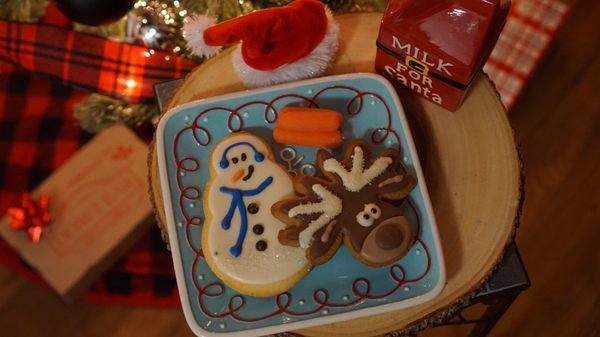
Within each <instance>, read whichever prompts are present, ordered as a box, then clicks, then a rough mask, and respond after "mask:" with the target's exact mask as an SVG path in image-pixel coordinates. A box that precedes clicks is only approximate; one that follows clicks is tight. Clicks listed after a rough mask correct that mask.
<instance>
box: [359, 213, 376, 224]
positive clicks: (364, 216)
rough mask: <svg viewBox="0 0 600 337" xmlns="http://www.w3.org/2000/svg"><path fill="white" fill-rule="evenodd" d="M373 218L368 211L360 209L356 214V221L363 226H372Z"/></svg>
mask: <svg viewBox="0 0 600 337" xmlns="http://www.w3.org/2000/svg"><path fill="white" fill-rule="evenodd" d="M373 221H375V219H374V218H373V217H372V216H371V214H369V213H368V212H365V211H362V212H358V214H356V222H358V224H359V225H361V226H363V227H370V226H373Z"/></svg>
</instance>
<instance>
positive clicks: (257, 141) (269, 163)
mask: <svg viewBox="0 0 600 337" xmlns="http://www.w3.org/2000/svg"><path fill="white" fill-rule="evenodd" d="M293 195H294V187H293V184H292V179H291V178H290V176H289V174H288V173H287V172H286V171H285V170H284V169H283V168H282V167H281V166H279V165H278V164H277V163H276V162H275V161H274V158H273V153H272V152H271V149H270V148H269V146H268V144H267V143H266V142H265V141H264V140H262V139H261V138H259V137H257V136H254V135H252V134H250V133H246V132H239V133H235V134H233V135H230V136H228V137H226V138H225V139H223V140H222V141H220V142H219V143H217V144H216V145H215V147H214V149H213V150H212V152H211V156H210V180H209V182H208V183H207V186H206V190H205V193H204V212H205V214H206V221H205V223H204V226H203V228H202V250H203V252H204V256H205V258H206V261H207V262H208V265H209V266H210V268H211V269H212V271H213V272H214V273H215V274H216V275H217V276H218V277H219V278H220V279H221V280H223V282H225V284H227V285H228V286H229V287H231V288H233V289H235V290H237V291H239V292H241V293H244V294H248V295H253V296H259V297H266V296H273V295H277V294H280V293H282V292H285V291H286V290H287V289H289V288H290V287H292V286H293V285H294V284H295V283H296V282H298V281H299V280H300V279H302V277H304V275H306V273H308V271H309V269H310V266H309V263H308V260H307V259H306V255H305V251H304V249H301V248H297V247H290V246H285V245H282V244H281V243H280V242H279V240H278V233H279V231H280V230H282V229H285V228H286V225H285V224H284V223H283V222H281V221H280V220H278V219H277V218H275V217H274V216H273V215H272V214H271V206H272V205H273V204H274V203H275V202H277V201H278V200H281V199H284V198H288V197H290V196H293Z"/></svg>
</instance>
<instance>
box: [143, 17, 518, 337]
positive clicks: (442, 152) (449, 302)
mask: <svg viewBox="0 0 600 337" xmlns="http://www.w3.org/2000/svg"><path fill="white" fill-rule="evenodd" d="M337 19H338V22H339V24H340V29H341V41H340V43H341V45H340V53H339V56H338V59H337V61H336V63H335V64H334V66H333V67H332V69H331V70H330V74H344V73H351V72H372V71H373V67H374V60H375V40H376V38H377V33H378V29H379V23H380V21H381V14H377V13H360V14H346V15H341V16H338V17H337ZM231 52H232V49H228V50H225V51H224V52H222V53H221V54H219V55H218V56H216V57H215V58H213V59H211V60H209V61H208V62H206V63H204V64H203V65H201V66H200V67H198V68H197V69H196V70H194V71H193V72H192V73H191V74H190V75H188V77H187V78H186V80H185V82H184V83H183V84H182V86H181V87H180V88H179V89H178V90H177V92H176V93H175V95H174V97H173V99H172V100H171V101H170V103H169V106H168V108H172V107H175V106H177V105H180V104H183V103H186V102H189V101H192V100H195V99H200V98H205V97H210V96H215V95H221V94H225V93H229V92H234V91H239V90H244V89H245V88H244V86H243V84H242V83H241V82H240V81H239V80H238V79H237V77H236V76H235V74H234V72H233V68H232V66H231ZM400 98H401V100H402V104H403V105H404V109H405V111H406V113H407V115H408V118H409V121H410V123H411V130H412V132H413V135H414V137H415V143H416V144H417V149H418V153H419V157H420V159H421V163H422V166H423V169H424V174H425V178H426V183H427V186H428V188H429V193H430V195H431V201H432V204H433V209H434V212H435V216H436V219H437V223H438V227H439V232H440V238H441V241H442V248H443V251H444V256H445V261H446V269H447V284H446V287H445V288H444V290H443V291H442V293H441V294H440V295H439V296H438V297H437V298H435V299H434V300H432V301H430V302H428V303H424V304H421V305H418V306H415V307H412V308H407V309H402V310H399V311H396V312H391V313H387V314H381V315H377V316H372V317H368V318H362V319H357V320H353V321H347V322H342V323H336V324H331V325H327V326H319V327H314V328H310V329H305V330H301V331H296V332H297V333H299V334H301V335H307V336H332V335H335V336H361V337H362V336H371V335H380V334H384V333H387V332H390V331H397V330H403V329H406V328H407V327H409V326H414V325H416V324H419V323H421V324H420V326H426V325H427V323H428V322H430V321H432V320H434V319H435V318H436V317H442V316H444V315H446V314H448V313H450V312H452V311H453V308H456V306H457V305H458V304H457V303H460V302H461V300H463V299H465V298H466V297H468V296H470V295H471V294H472V293H473V291H474V290H475V289H476V288H477V287H478V286H479V285H480V284H481V283H482V282H483V281H484V280H485V279H486V277H487V276H488V275H489V274H490V273H491V272H492V271H493V269H494V267H495V266H496V264H497V262H498V261H499V260H500V259H501V257H502V255H503V252H504V248H505V246H506V244H507V243H508V242H509V241H510V239H511V238H512V235H513V232H514V229H515V225H516V222H517V221H518V216H519V211H520V205H521V201H522V193H521V185H522V181H521V180H522V179H521V165H520V160H519V156H518V153H517V147H516V143H515V139H514V135H513V130H512V128H511V126H510V124H509V122H508V119H507V116H506V111H505V110H504V107H503V106H502V103H501V102H500V99H499V96H498V94H497V92H496V91H495V88H494V86H493V84H492V83H491V82H490V80H489V79H488V78H487V76H485V75H484V74H483V73H481V74H479V75H478V76H477V78H476V79H475V80H474V86H473V88H472V89H471V92H470V94H469V96H468V98H467V99H466V101H465V103H464V104H463V106H462V107H461V108H460V110H458V111H457V112H449V111H446V110H444V109H442V108H440V107H438V106H437V105H435V104H433V103H430V102H428V101H425V100H424V99H421V98H417V97H416V96H415V95H413V94H411V93H409V92H408V91H403V92H401V93H400ZM149 161H150V173H149V174H150V176H149V179H150V183H151V195H152V197H153V200H154V205H155V209H156V214H157V218H158V221H159V224H160V225H161V226H163V224H165V223H166V221H165V214H164V209H163V203H162V200H161V191H160V183H159V180H158V169H157V159H156V151H155V147H154V145H153V146H152V152H151V154H150V160H149ZM163 232H164V233H166V231H164V230H163ZM423 322H425V323H423Z"/></svg>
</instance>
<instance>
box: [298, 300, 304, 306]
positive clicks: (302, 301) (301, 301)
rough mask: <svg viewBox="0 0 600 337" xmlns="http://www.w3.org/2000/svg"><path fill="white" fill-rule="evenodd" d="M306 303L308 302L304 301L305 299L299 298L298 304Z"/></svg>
mask: <svg viewBox="0 0 600 337" xmlns="http://www.w3.org/2000/svg"><path fill="white" fill-rule="evenodd" d="M304 303H306V302H304V300H299V301H298V304H300V305H304Z"/></svg>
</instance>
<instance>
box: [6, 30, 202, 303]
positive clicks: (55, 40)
mask: <svg viewBox="0 0 600 337" xmlns="http://www.w3.org/2000/svg"><path fill="white" fill-rule="evenodd" d="M145 52H147V53H149V55H150V56H146V54H144V53H145ZM157 57H158V58H157ZM194 65H195V64H194V63H193V62H191V61H189V60H185V59H182V58H180V57H177V56H175V55H170V54H168V53H165V52H160V51H153V52H152V53H151V52H150V50H148V49H147V48H144V47H141V46H134V45H129V44H120V43H118V42H115V41H109V40H107V39H103V38H99V37H95V36H91V35H88V34H81V33H75V32H72V31H69V30H68V29H65V28H60V27H53V26H48V25H42V24H37V25H36V24H26V23H15V22H6V21H0V214H4V213H5V212H6V209H7V208H8V207H10V206H13V205H16V204H18V203H19V202H20V198H21V194H22V193H23V192H24V191H30V190H32V189H34V188H35V187H36V186H37V185H38V184H40V183H41V182H42V181H43V180H44V179H45V178H46V177H47V176H48V175H49V174H50V173H51V172H53V171H54V170H55V169H57V168H58V167H59V166H60V165H61V164H63V163H64V162H65V161H67V160H68V159H69V157H70V156H71V155H73V154H74V153H75V152H76V151H77V150H78V149H79V147H81V146H82V145H83V144H84V143H85V142H87V141H88V140H89V139H91V137H92V135H91V134H88V133H86V132H84V131H83V130H82V129H81V128H80V127H79V124H78V122H77V121H76V120H75V119H74V117H73V105H74V104H75V103H77V102H80V101H81V100H82V99H84V98H86V97H87V96H88V95H89V92H97V93H102V94H108V95H110V96H112V97H117V98H122V99H125V100H127V101H129V102H141V101H148V100H152V99H153V97H154V96H153V92H152V85H153V84H154V83H157V82H159V81H163V80H171V79H175V78H178V77H181V76H183V75H185V73H186V72H187V71H189V70H191V69H192V67H193V66H194ZM81 89H83V90H81ZM146 131H147V130H146ZM141 133H144V132H143V131H141ZM141 136H142V137H143V138H146V139H148V138H149V137H144V135H143V134H141ZM0 264H3V265H5V266H8V267H10V268H12V269H14V270H17V271H19V272H21V273H22V274H24V275H26V276H28V277H30V278H32V279H34V280H36V281H38V282H40V283H42V284H43V283H44V281H43V280H42V279H41V278H40V277H39V276H37V274H36V273H35V272H34V271H33V270H31V269H30V268H29V267H28V266H27V265H26V263H25V262H24V261H23V260H21V259H20V258H19V256H18V255H17V254H16V253H15V252H14V251H13V250H12V249H11V248H10V247H9V246H8V245H7V244H6V243H5V242H3V241H2V240H1V239H0ZM84 298H85V299H88V300H91V301H95V302H107V303H117V304H129V305H178V304H179V296H178V294H177V289H176V285H175V277H174V273H173V267H172V263H171V257H170V253H169V252H167V251H166V249H165V244H164V242H163V241H162V239H161V235H160V230H159V229H158V227H156V226H155V227H154V229H153V230H152V231H151V232H150V233H149V234H148V235H146V237H144V238H143V239H141V240H140V242H138V243H137V244H136V245H135V247H134V248H133V249H132V250H131V251H130V252H129V253H128V254H127V255H126V256H125V257H124V258H122V260H121V261H120V262H118V263H117V264H116V265H115V266H114V267H113V268H112V269H111V270H109V271H108V272H107V273H105V275H103V277H102V278H101V279H100V280H99V281H97V282H96V283H95V284H94V285H93V286H92V287H91V288H90V289H89V290H88V291H87V292H86V293H85V294H84Z"/></svg>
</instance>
